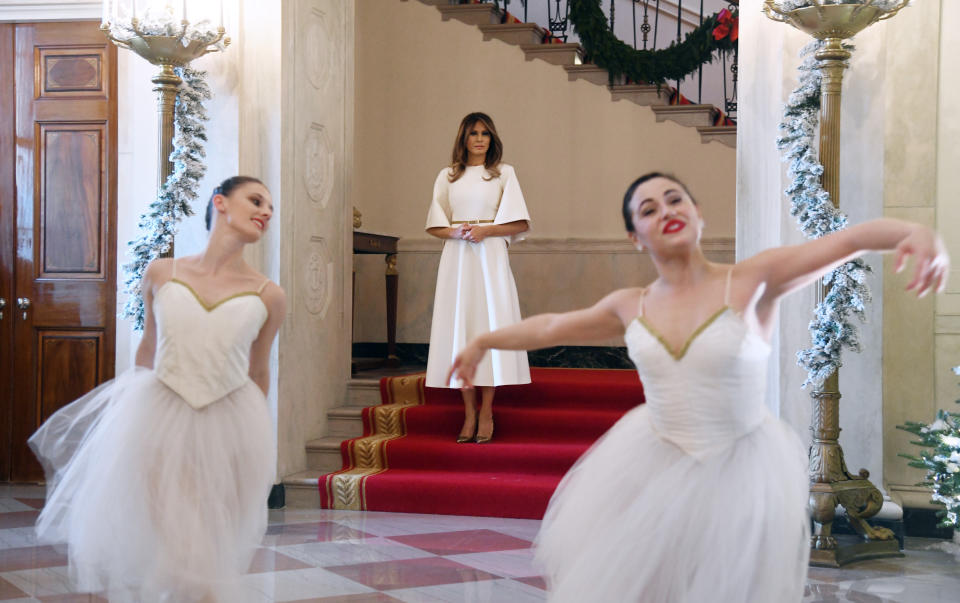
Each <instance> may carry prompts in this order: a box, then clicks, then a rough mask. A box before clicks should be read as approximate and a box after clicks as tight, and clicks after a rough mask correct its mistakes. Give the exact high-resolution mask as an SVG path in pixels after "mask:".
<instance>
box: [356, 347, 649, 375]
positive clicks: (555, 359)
mask: <svg viewBox="0 0 960 603" xmlns="http://www.w3.org/2000/svg"><path fill="white" fill-rule="evenodd" d="M429 351H430V344H427V343H398V344H397V356H399V358H400V361H401V362H402V363H403V364H404V365H410V366H412V367H414V366H415V367H423V366H426V364H427V355H428V354H429ZM386 355H387V344H385V343H377V342H356V343H354V344H353V357H354V358H383V357H385V356H386ZM529 359H530V366H535V367H544V368H584V369H633V368H634V366H633V363H632V362H630V358H629V357H628V356H627V348H625V347H615V346H609V347H608V346H557V347H552V348H545V349H542V350H534V351H532V352H529Z"/></svg>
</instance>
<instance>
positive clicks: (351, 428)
mask: <svg viewBox="0 0 960 603" xmlns="http://www.w3.org/2000/svg"><path fill="white" fill-rule="evenodd" d="M362 413H363V407H362V406H338V407H337V408H331V409H330V410H328V411H327V435H329V436H333V437H338V438H340V439H341V440H345V439H347V438H358V437H360V436H362V435H363V418H362Z"/></svg>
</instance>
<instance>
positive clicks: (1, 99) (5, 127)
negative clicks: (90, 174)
mask: <svg viewBox="0 0 960 603" xmlns="http://www.w3.org/2000/svg"><path fill="white" fill-rule="evenodd" d="M13 32H14V30H13V25H12V24H10V23H0V82H12V81H13V64H14V52H13V41H14V39H13V38H14V35H13ZM14 115H15V113H14V90H13V86H9V85H8V86H0V299H2V300H4V302H5V303H6V306H5V307H3V308H0V314H2V317H0V481H6V480H8V479H10V453H11V447H12V445H13V440H12V439H11V438H12V436H13V432H12V427H13V305H14V297H16V296H15V295H14V294H13V289H14V287H13V250H14V248H15V246H16V243H15V242H14V235H13V233H14V227H13V215H14V214H13V211H14V196H15V190H16V189H15V186H14V182H13V165H14V162H13V135H14V130H15V123H14Z"/></svg>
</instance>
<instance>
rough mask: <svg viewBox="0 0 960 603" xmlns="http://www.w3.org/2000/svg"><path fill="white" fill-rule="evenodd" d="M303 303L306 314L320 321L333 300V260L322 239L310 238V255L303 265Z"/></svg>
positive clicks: (325, 242)
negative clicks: (312, 315)
mask: <svg viewBox="0 0 960 603" xmlns="http://www.w3.org/2000/svg"><path fill="white" fill-rule="evenodd" d="M304 266H305V269H304V270H305V272H304V274H303V282H304V285H305V286H304V287H303V288H302V290H303V303H304V305H305V306H306V307H307V312H309V313H310V314H316V315H318V316H319V317H320V318H321V320H322V319H323V318H324V317H325V316H326V315H327V310H329V309H330V302H331V300H332V299H333V276H334V275H333V260H332V259H331V258H330V251H329V249H328V248H327V241H326V240H325V239H324V238H323V237H310V253H309V255H308V256H307V261H306V262H305V263H304Z"/></svg>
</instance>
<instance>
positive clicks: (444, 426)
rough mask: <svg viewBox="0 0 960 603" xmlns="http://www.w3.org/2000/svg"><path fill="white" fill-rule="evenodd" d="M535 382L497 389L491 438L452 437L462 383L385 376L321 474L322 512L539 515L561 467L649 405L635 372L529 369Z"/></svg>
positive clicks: (458, 415)
mask: <svg viewBox="0 0 960 603" xmlns="http://www.w3.org/2000/svg"><path fill="white" fill-rule="evenodd" d="M531 374H532V378H533V383H532V384H531V385H520V386H507V387H502V388H498V389H497V397H496V399H495V400H494V405H493V406H494V424H495V427H496V430H495V433H494V438H493V441H492V442H490V443H487V444H473V443H470V444H457V443H455V442H454V439H455V438H456V435H457V433H458V432H459V430H460V426H461V424H462V422H463V402H462V401H461V398H460V394H459V392H458V391H456V390H449V389H433V388H430V389H426V388H424V386H423V375H409V376H405V377H388V378H384V379H382V380H381V381H380V393H381V396H382V399H383V404H381V405H380V406H372V407H369V408H365V409H363V436H362V437H359V438H354V439H352V440H347V441H345V442H343V443H342V444H341V447H340V450H341V454H342V455H343V463H344V464H343V469H342V470H340V471H338V472H337V473H331V474H328V475H324V476H322V477H321V478H320V501H321V506H322V507H323V508H325V509H354V510H367V511H393V512H400V513H435V514H450V515H479V516H493V517H521V518H531V519H539V518H541V517H542V516H543V513H544V511H545V510H546V507H547V502H548V501H549V500H550V495H551V494H553V491H554V489H555V488H556V487H557V484H558V483H559V482H560V479H561V478H562V477H563V475H564V473H566V471H567V470H568V469H569V468H570V467H571V465H573V463H574V461H576V460H577V458H579V457H580V455H581V454H583V453H584V452H585V451H586V450H587V449H588V448H589V447H590V445H591V444H592V443H593V442H594V441H596V439H597V438H598V437H600V436H601V435H602V434H603V433H604V432H605V431H606V430H607V429H609V428H610V427H611V426H612V425H613V424H614V423H615V422H616V421H617V420H618V419H619V418H620V417H621V416H623V414H624V413H625V412H626V411H628V410H630V409H631V408H633V407H634V406H636V405H637V404H639V403H641V402H643V388H642V387H641V385H640V381H639V380H638V378H637V374H636V372H635V371H627V370H587V369H531Z"/></svg>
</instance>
